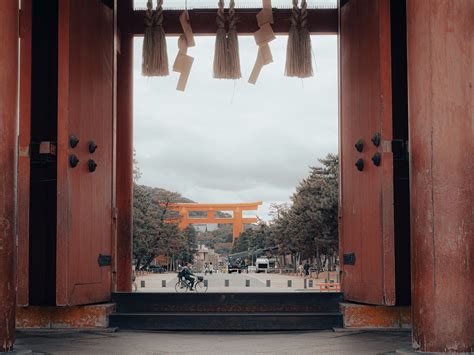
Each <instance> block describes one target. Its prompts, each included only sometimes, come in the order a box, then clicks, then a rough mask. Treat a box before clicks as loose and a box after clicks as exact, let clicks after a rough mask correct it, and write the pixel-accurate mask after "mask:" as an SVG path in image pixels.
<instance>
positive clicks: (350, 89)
mask: <svg viewBox="0 0 474 355" xmlns="http://www.w3.org/2000/svg"><path fill="white" fill-rule="evenodd" d="M390 43H391V41H390V2H389V0H351V1H349V2H346V4H344V5H343V6H341V8H340V78H341V82H340V134H341V139H340V142H341V143H340V144H341V147H340V152H341V181H340V186H341V201H340V206H341V207H340V209H341V210H340V218H341V221H340V250H341V269H342V282H343V292H344V297H345V299H346V300H350V301H356V302H363V303H369V304H379V305H393V304H395V301H396V300H395V248H394V208H393V203H394V199H393V157H392V153H391V143H392V86H391V84H392V81H391V48H390Z"/></svg>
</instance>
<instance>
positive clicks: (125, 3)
mask: <svg viewBox="0 0 474 355" xmlns="http://www.w3.org/2000/svg"><path fill="white" fill-rule="evenodd" d="M118 5H119V6H118V10H119V11H118V13H117V17H118V24H119V26H120V25H121V24H122V23H123V21H124V14H126V13H130V11H131V9H132V7H133V1H132V0H120V1H119V2H118ZM116 117H117V132H116V151H115V158H116V203H117V239H116V241H117V244H116V256H117V257H116V267H117V279H116V280H117V282H116V290H117V291H119V292H130V291H131V289H132V281H131V280H132V244H133V243H132V238H133V236H132V225H133V36H131V35H130V34H122V36H121V43H120V54H119V55H118V56H117V112H116Z"/></svg>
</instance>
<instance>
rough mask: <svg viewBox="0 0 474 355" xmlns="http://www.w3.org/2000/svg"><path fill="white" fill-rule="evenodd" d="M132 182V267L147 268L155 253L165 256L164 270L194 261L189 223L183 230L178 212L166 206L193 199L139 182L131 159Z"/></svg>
mask: <svg viewBox="0 0 474 355" xmlns="http://www.w3.org/2000/svg"><path fill="white" fill-rule="evenodd" d="M133 176H134V184H133V258H134V263H135V268H136V270H143V269H147V268H148V267H149V266H150V264H151V263H152V262H153V260H155V258H156V257H158V256H164V257H165V258H166V266H167V269H168V270H174V269H175V267H176V265H177V264H178V263H181V264H183V263H187V262H192V261H193V260H194V256H195V255H196V253H197V250H198V242H197V233H196V230H195V229H194V227H193V226H191V225H190V226H188V227H187V228H186V229H184V230H183V231H180V230H179V228H178V223H169V222H170V220H175V222H177V221H178V213H177V212H176V211H172V210H171V209H170V205H171V204H172V203H178V202H193V201H191V200H189V199H186V198H184V197H182V196H181V195H180V194H179V193H176V192H170V191H167V190H165V189H160V188H154V187H150V186H145V185H139V184H138V180H139V179H140V177H141V173H140V170H139V168H138V165H137V163H136V161H135V160H134V172H133Z"/></svg>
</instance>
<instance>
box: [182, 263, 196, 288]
mask: <svg viewBox="0 0 474 355" xmlns="http://www.w3.org/2000/svg"><path fill="white" fill-rule="evenodd" d="M193 276H194V274H193V273H192V272H191V264H189V263H188V264H187V265H186V266H184V267H183V269H182V270H181V277H182V278H184V279H186V280H188V281H189V283H190V284H191V288H190V290H191V291H192V290H193V287H194V281H195V280H196V279H195V278H194V277H193Z"/></svg>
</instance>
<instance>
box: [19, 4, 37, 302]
mask: <svg viewBox="0 0 474 355" xmlns="http://www.w3.org/2000/svg"><path fill="white" fill-rule="evenodd" d="M32 8H33V3H32V0H22V4H21V16H20V107H19V109H20V111H19V121H20V122H19V123H20V125H19V128H20V131H19V137H18V138H19V156H18V247H17V259H16V267H17V270H16V273H17V276H16V278H17V305H19V306H27V305H28V277H29V276H28V274H29V270H28V268H29V235H30V230H29V223H30V213H29V211H30V154H29V145H30V133H31V131H30V122H31V58H32V56H31V55H32Z"/></svg>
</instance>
